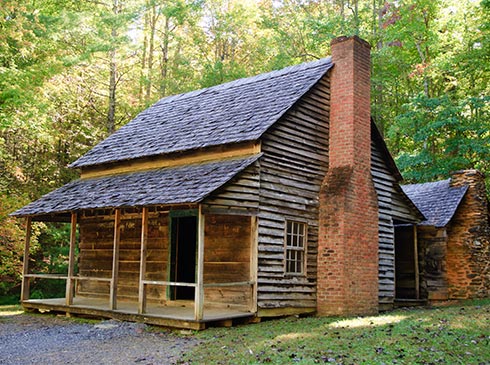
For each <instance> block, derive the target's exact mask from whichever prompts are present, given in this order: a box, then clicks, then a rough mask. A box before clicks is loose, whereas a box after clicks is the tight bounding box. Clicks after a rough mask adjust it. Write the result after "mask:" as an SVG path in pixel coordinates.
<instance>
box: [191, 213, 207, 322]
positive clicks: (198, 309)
mask: <svg viewBox="0 0 490 365" xmlns="http://www.w3.org/2000/svg"><path fill="white" fill-rule="evenodd" d="M204 224H205V219H204V214H202V207H201V205H199V212H198V215H197V273H196V284H197V285H196V289H195V294H194V297H195V298H194V318H195V320H196V321H200V320H202V319H203V308H204V282H203V281H204Z"/></svg>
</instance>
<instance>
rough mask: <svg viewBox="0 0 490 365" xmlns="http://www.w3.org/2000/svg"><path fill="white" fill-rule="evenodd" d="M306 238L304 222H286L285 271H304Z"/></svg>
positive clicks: (297, 272) (298, 272)
mask: <svg viewBox="0 0 490 365" xmlns="http://www.w3.org/2000/svg"><path fill="white" fill-rule="evenodd" d="M305 240H306V224H305V223H300V222H292V221H287V222H286V252H285V253H286V263H285V264H286V265H285V266H286V267H285V269H286V272H287V273H290V274H302V273H303V272H304V257H305V256H304V254H305V252H304V250H305Z"/></svg>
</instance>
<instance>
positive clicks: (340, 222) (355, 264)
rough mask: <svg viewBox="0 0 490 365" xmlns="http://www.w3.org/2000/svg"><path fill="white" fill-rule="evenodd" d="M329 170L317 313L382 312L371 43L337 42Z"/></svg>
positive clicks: (323, 206) (322, 195) (321, 230)
mask: <svg viewBox="0 0 490 365" xmlns="http://www.w3.org/2000/svg"><path fill="white" fill-rule="evenodd" d="M332 61H333V63H334V67H333V69H332V74H331V106H330V136H329V169H328V173H327V176H326V177H325V180H324V182H323V184H322V188H321V192H320V214H319V237H318V241H319V242H318V274H317V313H318V314H319V315H339V314H371V313H375V312H377V310H378V201H377V195H376V191H375V190H374V183H373V180H372V177H371V172H370V171H371V129H370V128H371V120H370V46H369V44H368V43H367V42H365V41H363V40H361V39H360V38H358V37H341V38H337V39H335V40H334V41H333V42H332Z"/></svg>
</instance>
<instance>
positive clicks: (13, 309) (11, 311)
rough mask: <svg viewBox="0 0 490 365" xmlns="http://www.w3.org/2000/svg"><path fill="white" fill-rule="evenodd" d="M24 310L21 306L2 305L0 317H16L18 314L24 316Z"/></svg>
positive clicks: (0, 306)
mask: <svg viewBox="0 0 490 365" xmlns="http://www.w3.org/2000/svg"><path fill="white" fill-rule="evenodd" d="M23 312H24V310H23V309H22V307H21V305H20V304H12V305H0V317H2V316H14V315H17V314H22V313H23Z"/></svg>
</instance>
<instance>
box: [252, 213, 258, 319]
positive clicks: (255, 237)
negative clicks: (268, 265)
mask: <svg viewBox="0 0 490 365" xmlns="http://www.w3.org/2000/svg"><path fill="white" fill-rule="evenodd" d="M251 224H252V228H251V229H250V236H251V237H250V281H251V282H252V283H253V284H252V298H251V300H252V303H250V311H251V312H252V313H257V280H258V278H257V272H258V270H259V269H258V258H257V254H258V242H259V229H258V218H257V216H252V218H251Z"/></svg>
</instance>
